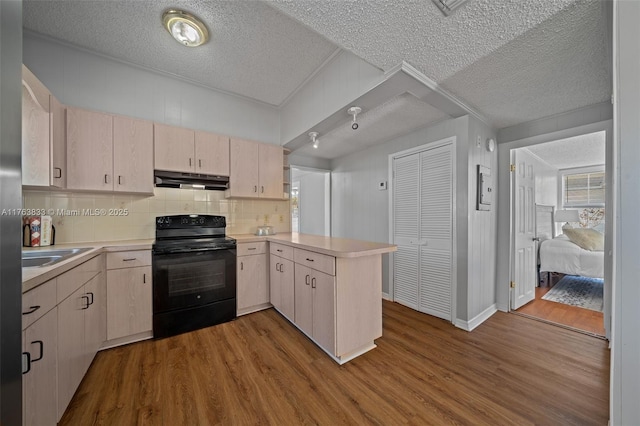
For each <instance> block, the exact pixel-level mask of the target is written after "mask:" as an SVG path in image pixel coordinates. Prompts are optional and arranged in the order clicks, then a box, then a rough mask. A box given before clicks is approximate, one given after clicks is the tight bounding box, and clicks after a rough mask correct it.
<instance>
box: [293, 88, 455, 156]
mask: <svg viewBox="0 0 640 426" xmlns="http://www.w3.org/2000/svg"><path fill="white" fill-rule="evenodd" d="M344 115H345V121H344V124H342V125H340V126H338V127H336V128H335V129H334V130H333V131H331V132H330V133H327V134H325V135H320V137H319V138H318V140H319V145H318V148H317V149H314V148H313V146H312V144H311V142H309V143H307V144H305V145H304V146H303V147H301V148H299V149H297V150H296V154H299V155H304V156H313V157H319V158H326V159H330V160H331V159H334V158H338V157H342V156H344V155H347V154H350V153H352V152H356V151H361V150H363V149H366V148H369V147H371V146H374V145H378V144H380V143H383V142H386V141H389V140H390V139H393V138H394V137H397V136H399V135H401V134H405V133H408V132H409V131H411V130H415V129H417V128H419V127H424V126H427V125H429V124H430V123H434V122H436V121H439V120H442V119H444V118H448V117H449V116H448V115H446V114H444V113H443V112H442V111H440V110H438V109H436V108H434V107H432V106H431V105H429V104H427V103H425V102H422V101H420V100H419V99H417V98H416V97H415V96H413V95H411V94H408V93H404V94H402V95H399V96H396V97H394V98H392V99H390V100H389V101H387V102H385V103H384V104H382V105H380V106H378V107H377V108H375V109H372V110H369V111H363V112H362V113H360V114H359V115H358V120H357V121H358V124H359V127H358V130H353V129H352V128H351V120H350V118H349V116H348V114H347V112H346V110H345V112H344Z"/></svg>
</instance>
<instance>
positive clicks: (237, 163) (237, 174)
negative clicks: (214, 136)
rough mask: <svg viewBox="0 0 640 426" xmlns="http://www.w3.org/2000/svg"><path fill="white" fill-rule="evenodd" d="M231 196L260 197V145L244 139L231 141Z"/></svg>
mask: <svg viewBox="0 0 640 426" xmlns="http://www.w3.org/2000/svg"><path fill="white" fill-rule="evenodd" d="M229 151H230V159H231V160H230V164H229V194H230V195H231V196H232V197H252V198H257V197H258V196H259V195H258V194H259V182H258V181H259V176H258V143H257V142H253V141H248V140H244V139H234V138H232V139H231V142H230V144H229Z"/></svg>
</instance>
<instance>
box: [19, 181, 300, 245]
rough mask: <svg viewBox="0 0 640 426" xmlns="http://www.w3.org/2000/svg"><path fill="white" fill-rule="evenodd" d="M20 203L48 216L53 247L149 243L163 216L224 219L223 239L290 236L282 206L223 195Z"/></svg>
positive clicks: (60, 195) (45, 197)
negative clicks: (260, 230) (263, 232)
mask: <svg viewBox="0 0 640 426" xmlns="http://www.w3.org/2000/svg"><path fill="white" fill-rule="evenodd" d="M22 197H23V200H22V201H23V203H22V204H23V207H24V208H25V209H38V210H42V209H44V210H48V211H53V214H52V215H51V216H52V218H53V225H54V226H55V227H56V243H58V244H60V243H74V242H89V241H116V240H137V239H147V238H154V237H155V218H156V216H163V215H169V214H193V213H198V214H213V215H220V216H225V217H226V218H227V234H252V233H254V232H255V231H256V227H258V226H261V225H271V226H273V227H274V229H275V230H276V232H290V231H291V215H290V212H289V201H288V200H287V201H267V200H227V199H225V198H224V191H205V190H193V189H174V188H155V190H154V195H153V196H148V195H129V194H123V195H120V194H113V193H108V194H99V193H76V192H73V193H72V192H58V191H33V190H25V191H23V194H22ZM125 213H126V214H125Z"/></svg>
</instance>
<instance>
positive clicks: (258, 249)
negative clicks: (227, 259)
mask: <svg viewBox="0 0 640 426" xmlns="http://www.w3.org/2000/svg"><path fill="white" fill-rule="evenodd" d="M266 252H267V242H266V241H261V242H257V243H241V244H238V256H249V255H252V254H264V253H266Z"/></svg>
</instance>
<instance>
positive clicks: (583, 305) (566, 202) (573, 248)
mask: <svg viewBox="0 0 640 426" xmlns="http://www.w3.org/2000/svg"><path fill="white" fill-rule="evenodd" d="M606 139H607V137H606V132H605V131H601V132H595V133H590V134H585V135H581V136H576V137H571V138H566V139H562V140H557V141H552V142H547V143H542V144H538V145H532V146H528V147H522V148H518V149H513V150H512V151H511V164H512V165H513V166H514V167H515V170H513V173H512V183H511V184H512V191H511V205H512V237H511V239H512V277H513V281H512V283H513V284H512V292H511V294H512V297H511V301H510V304H511V310H512V312H514V313H516V314H521V315H526V316H528V317H532V318H535V319H539V320H542V321H545V322H551V323H554V324H557V325H561V326H564V327H567V328H571V329H575V330H577V331H582V332H585V333H588V334H591V335H595V336H599V337H604V336H605V334H606V331H605V323H604V315H605V312H604V311H605V306H606V304H605V302H606V295H605V292H606V291H605V289H606V284H605V275H606V274H605V245H604V239H605V220H604V219H605V211H606V203H607V196H606V186H607V185H606V182H607V173H606V156H607V155H606V152H607V148H606ZM585 235H589V237H590V238H591V239H592V240H593V244H588V243H586V242H585V241H583V238H582V237H583V236H585Z"/></svg>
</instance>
